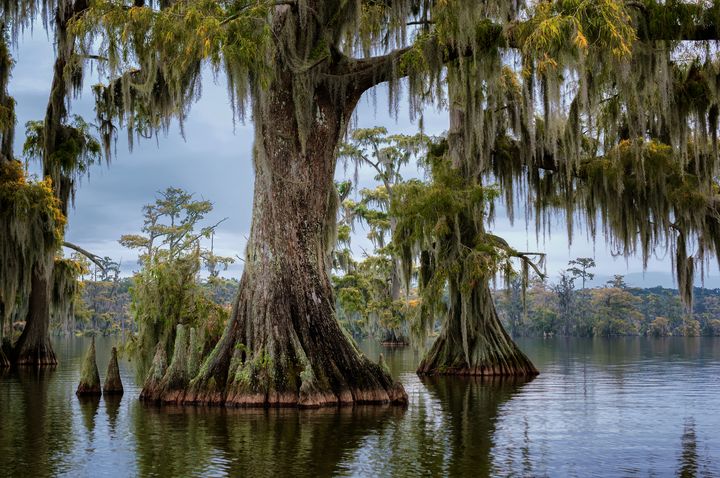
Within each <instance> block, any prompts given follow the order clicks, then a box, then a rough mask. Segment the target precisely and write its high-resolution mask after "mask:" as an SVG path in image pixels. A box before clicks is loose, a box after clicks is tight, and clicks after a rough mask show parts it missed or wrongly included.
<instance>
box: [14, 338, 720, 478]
mask: <svg viewBox="0 0 720 478" xmlns="http://www.w3.org/2000/svg"><path fill="white" fill-rule="evenodd" d="M116 342H117V339H110V338H100V339H98V342H97V345H98V367H99V369H100V372H101V373H100V375H101V378H102V379H103V380H104V376H105V373H104V372H105V370H106V367H107V362H108V360H109V357H110V347H111V346H112V345H113V344H115V343H116ZM54 343H55V350H56V352H57V354H58V358H59V360H60V361H61V362H60V363H61V364H60V366H58V367H57V368H56V369H55V370H52V371H49V370H48V371H41V372H38V371H23V372H12V373H5V374H4V375H1V376H0V476H13V477H14V476H18V477H20V476H29V477H36V476H51V475H52V476H54V475H67V476H278V477H283V476H329V475H344V476H420V475H425V476H431V475H451V476H533V477H535V476H552V477H556V476H557V477H563V476H579V477H585V476H718V477H720V339H712V338H667V339H646V338H621V339H608V340H597V339H596V340H580V339H572V340H565V339H558V340H542V339H527V340H522V341H520V345H521V347H522V348H523V349H524V350H525V351H526V352H527V353H528V354H529V356H530V357H531V359H532V360H533V361H534V362H535V364H536V365H537V366H538V368H539V369H540V371H541V375H540V376H539V377H537V378H536V379H535V380H532V381H530V382H525V383H509V382H487V381H484V382H483V381H480V380H472V379H458V378H455V379H432V380H428V379H423V380H421V379H419V378H418V377H417V376H416V375H415V374H414V372H413V370H414V368H415V366H416V365H417V363H418V362H419V356H418V355H417V354H416V353H415V352H413V351H412V350H410V349H402V350H392V349H383V348H382V347H380V346H379V345H376V344H374V343H365V344H362V346H363V348H364V350H365V351H366V353H367V354H368V356H370V357H371V358H373V359H377V357H378V354H379V353H380V352H383V353H384V354H385V357H386V359H387V361H388V363H389V365H390V367H391V370H392V372H393V374H394V375H395V376H396V377H399V378H400V380H401V381H402V382H403V384H404V385H405V388H406V390H407V392H408V394H409V397H410V405H409V406H408V408H407V409H405V410H403V409H398V408H393V407H389V408H383V407H356V408H346V409H340V410H339V411H338V410H336V409H332V410H329V409H322V410H314V411H313V410H311V411H295V410H274V409H273V410H235V409H233V410H226V409H219V408H167V407H166V408H156V407H151V406H146V405H143V404H141V403H140V402H139V401H138V400H137V397H138V395H139V392H140V390H139V388H138V386H137V384H135V382H134V379H133V371H132V368H131V364H129V363H126V362H123V363H121V365H120V367H121V373H122V378H123V383H124V385H125V395H124V396H123V397H122V399H120V400H117V399H115V400H112V399H108V398H102V399H98V400H83V401H80V400H78V399H77V398H76V397H75V394H74V392H75V387H76V385H77V381H78V378H79V370H80V362H81V359H82V355H83V353H84V351H85V350H86V348H87V347H88V346H89V339H83V338H70V339H64V340H62V339H56V340H55V341H54Z"/></svg>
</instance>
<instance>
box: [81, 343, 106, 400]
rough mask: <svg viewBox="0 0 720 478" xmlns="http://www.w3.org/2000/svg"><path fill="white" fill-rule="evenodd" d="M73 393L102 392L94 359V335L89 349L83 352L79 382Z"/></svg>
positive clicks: (88, 393)
mask: <svg viewBox="0 0 720 478" xmlns="http://www.w3.org/2000/svg"><path fill="white" fill-rule="evenodd" d="M75 394H76V395H78V396H82V395H101V394H102V391H101V390H100V374H99V373H98V368H97V363H96V361H95V337H93V339H92V343H91V344H90V349H89V350H88V351H87V354H85V360H84V361H83V366H82V371H81V372H80V383H79V384H78V388H77V391H76V392H75Z"/></svg>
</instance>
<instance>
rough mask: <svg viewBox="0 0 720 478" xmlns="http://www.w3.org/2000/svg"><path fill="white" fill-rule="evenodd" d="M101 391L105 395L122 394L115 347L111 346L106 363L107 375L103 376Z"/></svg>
mask: <svg viewBox="0 0 720 478" xmlns="http://www.w3.org/2000/svg"><path fill="white" fill-rule="evenodd" d="M103 393H104V394H105V395H122V394H123V385H122V381H121V380H120V368H119V367H118V359H117V349H116V348H115V347H113V348H112V357H111V358H110V363H109V364H108V370H107V375H106V376H105V384H104V385H103Z"/></svg>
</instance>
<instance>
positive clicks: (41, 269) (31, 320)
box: [13, 252, 57, 366]
mask: <svg viewBox="0 0 720 478" xmlns="http://www.w3.org/2000/svg"><path fill="white" fill-rule="evenodd" d="M53 256H54V252H53ZM45 262H46V263H45V264H40V263H38V264H35V266H34V267H33V272H32V278H31V289H30V297H29V299H28V312H27V318H26V321H25V328H24V329H23V331H22V334H21V335H20V338H19V339H18V341H17V343H16V344H15V348H14V351H13V354H14V357H15V363H16V364H17V365H32V366H44V365H57V359H56V358H55V352H54V351H53V348H52V344H51V343H50V287H51V281H50V277H51V274H52V264H53V257H48V258H46V261H45Z"/></svg>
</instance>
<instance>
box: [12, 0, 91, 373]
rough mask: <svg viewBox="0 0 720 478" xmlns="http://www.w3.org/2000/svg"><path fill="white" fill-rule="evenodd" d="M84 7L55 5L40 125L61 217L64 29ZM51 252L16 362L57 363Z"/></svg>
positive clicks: (67, 45)
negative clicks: (53, 37) (50, 68)
mask: <svg viewBox="0 0 720 478" xmlns="http://www.w3.org/2000/svg"><path fill="white" fill-rule="evenodd" d="M87 8H88V1H87V0H62V1H61V2H58V5H57V7H56V9H55V35H56V41H57V45H56V52H57V56H56V58H55V63H54V65H53V80H52V85H51V87H50V97H49V100H48V105H47V109H46V110H45V121H44V125H43V134H44V137H43V177H50V178H51V179H52V181H53V192H54V193H55V196H56V197H57V198H58V199H59V200H60V204H61V209H62V212H63V214H64V215H65V217H67V211H68V205H69V200H70V196H71V193H72V190H73V187H74V186H73V182H72V179H71V178H70V177H68V176H67V175H66V172H63V171H62V166H61V164H59V162H58V158H56V157H55V154H56V152H57V151H58V150H59V149H60V148H61V147H62V145H63V142H64V141H66V140H67V138H66V137H65V136H64V134H63V133H64V132H65V131H66V126H65V125H64V123H65V121H66V120H67V115H68V111H67V107H66V102H67V99H68V97H69V96H70V95H69V91H68V90H69V88H68V87H69V86H70V81H69V80H68V78H67V76H66V68H67V66H68V61H69V60H70V59H71V58H72V56H73V55H74V52H73V44H74V42H73V39H72V37H71V35H70V34H69V32H68V24H69V22H70V20H71V19H72V18H73V17H74V16H76V15H80V14H81V13H82V12H83V11H85V10H86V9H87ZM74 73H77V72H74ZM55 253H56V251H55V250H50V251H48V252H47V253H46V257H45V259H44V260H43V261H42V262H43V264H38V265H36V266H35V267H33V271H32V279H31V283H32V289H31V292H30V298H29V301H28V313H27V317H26V319H25V322H26V325H25V330H23V333H22V335H21V336H20V339H19V340H18V343H17V344H16V346H15V348H16V352H15V357H16V361H17V363H18V365H55V364H57V360H56V358H55V353H54V352H53V349H52V344H51V343H50V335H49V325H50V301H51V294H50V288H51V285H52V276H53V267H54V260H55Z"/></svg>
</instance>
